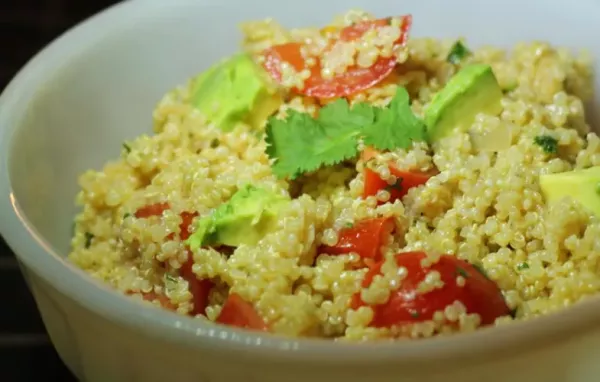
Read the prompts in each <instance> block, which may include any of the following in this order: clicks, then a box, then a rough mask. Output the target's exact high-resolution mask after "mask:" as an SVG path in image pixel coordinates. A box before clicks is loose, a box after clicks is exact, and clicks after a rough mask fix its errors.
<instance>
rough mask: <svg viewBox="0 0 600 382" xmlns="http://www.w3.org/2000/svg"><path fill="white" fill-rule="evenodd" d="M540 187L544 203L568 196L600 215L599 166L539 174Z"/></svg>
mask: <svg viewBox="0 0 600 382" xmlns="http://www.w3.org/2000/svg"><path fill="white" fill-rule="evenodd" d="M540 188H541V189H542V194H543V195H544V198H545V199H546V203H555V202H557V201H559V200H561V199H563V198H569V197H570V198H572V199H574V200H576V201H578V202H579V203H580V204H581V205H582V206H583V207H584V208H586V209H587V210H589V211H590V212H592V213H593V214H594V215H596V216H600V166H596V167H590V168H587V169H584V170H574V171H567V172H561V173H557V174H544V175H540Z"/></svg>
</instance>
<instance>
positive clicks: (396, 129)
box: [364, 87, 426, 150]
mask: <svg viewBox="0 0 600 382" xmlns="http://www.w3.org/2000/svg"><path fill="white" fill-rule="evenodd" d="M425 138H426V130H425V123H424V122H423V121H422V120H421V119H420V118H418V117H417V116H416V115H414V114H413V112H412V109H411V108H410V98H409V96H408V92H407V91H406V89H404V88H401V87H400V88H398V90H397V92H396V95H395V96H394V98H393V99H392V102H391V103H390V104H389V105H388V107H386V108H375V121H374V123H373V124H371V125H367V126H366V127H365V130H364V142H365V144H367V145H369V146H374V147H375V148H376V149H378V150H393V149H395V148H408V147H410V145H411V144H412V142H413V141H423V140H425Z"/></svg>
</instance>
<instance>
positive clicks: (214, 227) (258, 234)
mask: <svg viewBox="0 0 600 382" xmlns="http://www.w3.org/2000/svg"><path fill="white" fill-rule="evenodd" d="M287 203H289V199H288V198H286V197H284V196H282V195H279V194H275V193H273V192H270V191H267V190H265V189H263V188H259V187H256V186H253V185H250V184H248V185H245V186H244V187H242V188H240V189H239V190H238V191H237V192H236V193H235V194H233V196H232V197H231V199H229V201H227V202H226V203H223V204H221V205H220V206H219V207H218V208H217V209H216V210H215V211H214V212H213V213H212V214H211V215H209V216H206V217H204V218H202V219H200V220H199V221H198V223H197V226H196V230H195V231H194V233H193V234H192V235H191V236H190V237H189V238H188V240H187V244H188V245H189V246H190V248H191V249H192V250H196V249H198V248H200V247H202V246H205V245H227V246H230V247H237V246H239V245H241V244H247V245H254V244H256V243H258V241H259V240H260V239H262V238H263V237H264V236H265V235H266V234H267V233H269V232H271V231H272V230H273V229H274V228H275V227H276V226H277V216H278V213H279V211H280V210H281V208H282V207H283V206H285V205H286V204H287Z"/></svg>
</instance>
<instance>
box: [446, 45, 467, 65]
mask: <svg viewBox="0 0 600 382" xmlns="http://www.w3.org/2000/svg"><path fill="white" fill-rule="evenodd" d="M470 54H471V51H470V50H469V49H468V48H467V47H466V46H465V45H464V44H463V43H462V41H460V40H457V41H456V42H455V43H454V45H452V48H451V49H450V53H448V56H447V57H446V61H448V62H449V63H451V64H455V65H456V64H458V63H459V62H461V61H462V59H463V58H465V57H467V56H468V55H470Z"/></svg>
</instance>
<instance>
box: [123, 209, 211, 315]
mask: <svg viewBox="0 0 600 382" xmlns="http://www.w3.org/2000/svg"><path fill="white" fill-rule="evenodd" d="M168 209H169V204H168V203H156V204H151V205H148V206H145V207H142V208H140V209H139V210H137V211H136V213H135V216H136V217H137V218H147V217H150V216H160V215H162V213H163V212H164V211H166V210H168ZM196 216H198V213H197V212H182V213H181V224H179V237H180V238H181V240H187V239H188V238H189V237H190V235H191V233H190V231H189V226H190V224H192V221H193V220H194V218H195V217H196ZM167 238H168V239H169V240H172V239H174V238H175V233H174V232H172V233H170V234H169V235H168V236H167ZM193 264H194V260H193V257H192V253H191V252H190V251H189V250H188V261H187V262H186V263H185V264H183V265H182V266H181V270H180V274H181V277H183V278H184V279H185V280H186V281H187V282H188V284H189V290H190V293H191V294H192V299H193V303H194V309H193V310H192V312H191V313H192V314H194V315H195V314H205V310H206V307H207V306H208V295H209V293H210V290H211V289H212V287H213V286H214V284H213V282H212V281H211V280H198V278H197V277H196V275H195V274H194V272H192V265H193Z"/></svg>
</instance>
